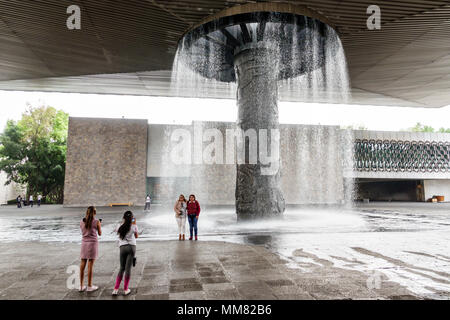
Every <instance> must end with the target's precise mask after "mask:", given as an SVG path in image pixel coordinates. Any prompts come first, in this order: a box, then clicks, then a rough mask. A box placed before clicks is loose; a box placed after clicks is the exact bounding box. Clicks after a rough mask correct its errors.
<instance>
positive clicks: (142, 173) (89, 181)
mask: <svg viewBox="0 0 450 320" xmlns="http://www.w3.org/2000/svg"><path fill="white" fill-rule="evenodd" d="M147 135H148V124H147V120H130V119H126V120H124V119H94V118H70V120H69V138H68V143H67V164H66V180H65V190H64V205H65V206H87V205H96V206H105V205H108V204H109V203H129V202H131V203H133V204H134V205H143V204H144V201H145V195H146V183H145V181H146V168H147Z"/></svg>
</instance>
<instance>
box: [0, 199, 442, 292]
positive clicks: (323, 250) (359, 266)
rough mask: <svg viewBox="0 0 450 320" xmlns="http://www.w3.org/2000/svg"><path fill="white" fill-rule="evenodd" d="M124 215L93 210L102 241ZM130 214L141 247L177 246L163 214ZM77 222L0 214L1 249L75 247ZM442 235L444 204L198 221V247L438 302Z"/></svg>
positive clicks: (214, 215) (220, 213) (230, 214)
mask: <svg viewBox="0 0 450 320" xmlns="http://www.w3.org/2000/svg"><path fill="white" fill-rule="evenodd" d="M125 210H126V209H125V208H98V214H97V218H102V219H103V235H102V237H101V241H115V240H116V236H115V235H114V234H113V232H112V231H113V230H114V227H115V226H116V225H117V224H118V223H119V222H120V220H121V217H122V214H123V212H124V211H125ZM133 211H134V213H135V216H136V218H137V221H138V226H139V228H140V230H141V232H142V234H141V238H140V241H143V240H154V241H160V240H176V239H178V230H177V224H176V221H175V217H174V213H173V212H172V211H171V210H170V209H163V208H162V207H157V206H153V208H152V211H151V212H150V213H144V212H143V210H142V208H135V209H134V210H133ZM82 217H83V209H73V208H70V209H68V208H62V207H61V206H42V207H41V208H33V209H31V208H24V209H16V208H13V207H1V208H0V241H2V242H21V241H41V242H49V243H51V242H55V241H56V242H66V241H68V242H80V231H79V223H80V220H81V218H82ZM186 227H187V233H189V231H188V224H187V225H186ZM449 231H450V204H439V206H438V205H435V206H433V205H430V204H390V203H379V204H370V205H359V206H357V207H355V208H353V209H339V208H332V207H328V208H317V207H315V208H313V207H302V208H289V209H288V210H287V211H286V213H285V215H284V217H283V218H282V219H278V220H266V221H250V222H239V223H238V222H237V221H236V215H235V213H234V210H233V208H232V207H214V208H212V207H210V208H207V207H205V208H204V209H203V211H202V213H201V215H200V220H199V238H200V241H201V240H209V241H215V240H217V241H228V242H236V243H245V244H253V245H262V246H265V247H266V248H268V249H270V250H272V251H275V252H277V253H278V254H280V255H281V256H283V257H284V258H285V259H287V260H289V261H291V262H292V267H293V268H299V269H301V268H302V265H305V266H307V265H308V263H310V262H311V261H309V260H310V259H309V258H308V259H309V260H308V259H307V258H305V255H304V254H301V253H302V252H307V253H308V254H312V255H314V256H315V257H317V258H318V259H317V261H318V262H317V263H319V264H320V263H322V262H323V261H328V262H330V263H333V265H335V266H337V267H341V268H346V269H352V270H358V271H362V272H367V273H370V272H375V271H377V272H382V273H383V274H384V275H386V276H387V277H388V278H389V279H390V280H392V281H396V282H398V283H401V284H403V285H405V286H406V287H407V288H408V289H410V290H411V291H413V292H416V293H418V294H423V295H428V296H431V297H438V298H450V232H449ZM299 250H300V251H299ZM321 259H322V260H321ZM306 260H308V261H306ZM320 261H322V262H320ZM306 262H308V263H306Z"/></svg>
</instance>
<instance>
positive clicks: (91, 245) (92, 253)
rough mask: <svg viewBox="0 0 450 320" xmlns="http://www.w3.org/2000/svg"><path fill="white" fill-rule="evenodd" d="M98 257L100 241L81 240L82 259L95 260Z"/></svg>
mask: <svg viewBox="0 0 450 320" xmlns="http://www.w3.org/2000/svg"><path fill="white" fill-rule="evenodd" d="M97 257H98V241H92V242H85V241H82V242H81V254H80V258H81V259H88V260H94V259H97Z"/></svg>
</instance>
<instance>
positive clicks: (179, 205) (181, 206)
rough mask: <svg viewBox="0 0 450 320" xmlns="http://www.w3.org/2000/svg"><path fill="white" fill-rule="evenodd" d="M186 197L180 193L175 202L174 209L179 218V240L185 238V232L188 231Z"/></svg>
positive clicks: (176, 217)
mask: <svg viewBox="0 0 450 320" xmlns="http://www.w3.org/2000/svg"><path fill="white" fill-rule="evenodd" d="M186 208H187V203H186V198H185V197H184V195H182V194H181V195H180V197H179V198H178V200H177V202H175V206H174V208H173V209H174V211H175V219H177V223H178V234H179V235H178V240H180V241H181V240H185V235H184V234H185V232H186Z"/></svg>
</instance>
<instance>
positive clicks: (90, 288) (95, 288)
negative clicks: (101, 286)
mask: <svg viewBox="0 0 450 320" xmlns="http://www.w3.org/2000/svg"><path fill="white" fill-rule="evenodd" d="M96 290H98V287H97V286H92V287H88V288H87V292H94V291H96Z"/></svg>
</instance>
